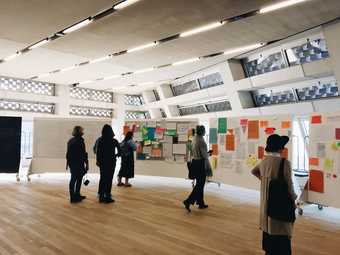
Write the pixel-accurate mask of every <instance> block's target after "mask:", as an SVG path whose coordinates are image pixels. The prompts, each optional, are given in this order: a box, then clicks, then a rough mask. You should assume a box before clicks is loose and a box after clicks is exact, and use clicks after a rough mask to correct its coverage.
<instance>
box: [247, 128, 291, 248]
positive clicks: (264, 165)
mask: <svg viewBox="0 0 340 255" xmlns="http://www.w3.org/2000/svg"><path fill="white" fill-rule="evenodd" d="M288 141H289V137H288V136H279V135H277V134H274V135H271V136H269V137H268V138H267V145H266V148H265V151H266V156H265V158H264V159H263V160H262V161H261V162H260V163H259V164H258V165H257V166H256V167H255V168H254V169H252V171H251V173H252V174H253V175H254V176H256V177H257V178H258V179H259V180H260V181H261V200H260V229H261V230H262V249H263V250H264V251H265V254H266V255H291V254H292V250H291V238H292V234H293V225H294V223H293V222H288V221H283V220H278V219H274V218H273V217H270V216H268V198H269V197H270V196H271V197H272V196H273V194H270V192H271V193H273V190H272V189H270V183H271V181H272V180H278V179H279V178H283V179H284V181H285V183H286V184H287V187H288V194H287V195H288V196H289V198H290V199H291V200H292V201H291V202H292V203H291V204H293V206H294V208H295V204H294V201H295V200H296V198H297V195H296V194H295V192H294V186H293V181H292V169H291V164H290V162H289V161H288V160H286V159H282V158H281V152H282V150H283V149H284V147H285V145H286V144H287V143H288ZM280 172H281V173H280ZM276 203H280V201H276ZM283 203H286V202H283ZM287 206H288V205H287ZM293 217H294V219H295V215H294V216H293Z"/></svg>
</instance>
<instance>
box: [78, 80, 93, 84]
mask: <svg viewBox="0 0 340 255" xmlns="http://www.w3.org/2000/svg"><path fill="white" fill-rule="evenodd" d="M92 82H94V81H92V80H87V81H82V82H79V85H84V84H89V83H92Z"/></svg>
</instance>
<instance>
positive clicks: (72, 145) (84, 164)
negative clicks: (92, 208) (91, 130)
mask: <svg viewBox="0 0 340 255" xmlns="http://www.w3.org/2000/svg"><path fill="white" fill-rule="evenodd" d="M83 135H84V129H83V128H82V127H81V126H75V127H74V128H73V131H72V136H73V137H72V138H71V139H70V140H69V141H68V143H67V152H66V169H67V168H68V167H69V168H70V172H71V179H70V184H69V191H70V201H71V203H77V202H80V201H82V200H83V199H85V198H86V197H85V196H82V195H80V188H81V182H82V180H83V176H84V174H85V173H86V172H87V171H88V169H89V164H88V156H87V152H86V148H85V142H84V139H83V137H82V136H83Z"/></svg>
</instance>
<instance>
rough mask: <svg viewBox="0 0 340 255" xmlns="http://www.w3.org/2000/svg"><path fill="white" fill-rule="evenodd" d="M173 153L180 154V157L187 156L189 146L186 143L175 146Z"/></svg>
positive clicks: (173, 146)
mask: <svg viewBox="0 0 340 255" xmlns="http://www.w3.org/2000/svg"><path fill="white" fill-rule="evenodd" d="M172 153H173V154H179V155H186V154H187V145H186V144H185V143H184V144H182V143H179V144H173V145H172Z"/></svg>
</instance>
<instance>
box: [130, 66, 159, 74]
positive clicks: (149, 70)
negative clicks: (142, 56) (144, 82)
mask: <svg viewBox="0 0 340 255" xmlns="http://www.w3.org/2000/svg"><path fill="white" fill-rule="evenodd" d="M153 70H155V68H154V67H151V68H146V69H142V70H138V71H135V72H133V73H134V74H139V73H146V72H151V71H153Z"/></svg>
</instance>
